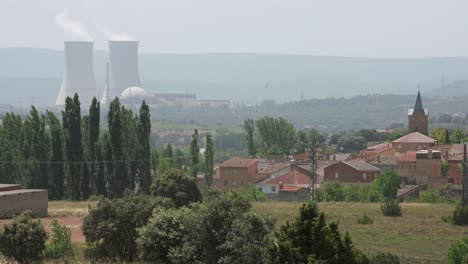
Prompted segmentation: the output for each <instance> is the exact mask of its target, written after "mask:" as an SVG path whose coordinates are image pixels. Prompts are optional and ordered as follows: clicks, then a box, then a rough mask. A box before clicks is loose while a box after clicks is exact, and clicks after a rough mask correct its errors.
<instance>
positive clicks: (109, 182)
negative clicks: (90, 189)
mask: <svg viewBox="0 0 468 264" xmlns="http://www.w3.org/2000/svg"><path fill="white" fill-rule="evenodd" d="M102 152H103V157H104V160H105V163H104V164H105V177H104V179H105V182H106V194H107V197H115V196H116V195H115V188H116V187H115V184H116V183H115V181H116V179H115V178H116V176H115V166H114V165H115V164H114V162H113V159H114V156H113V154H112V142H111V138H110V135H109V133H105V134H104V136H103V137H102Z"/></svg>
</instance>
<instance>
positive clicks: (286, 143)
mask: <svg viewBox="0 0 468 264" xmlns="http://www.w3.org/2000/svg"><path fill="white" fill-rule="evenodd" d="M256 125H257V129H258V132H259V134H260V137H261V139H262V143H263V148H264V149H265V150H268V149H270V148H271V147H273V146H274V145H276V146H278V147H279V148H280V149H281V150H282V152H283V153H289V151H290V150H291V149H292V148H293V147H294V144H295V143H296V131H295V130H294V126H293V125H292V124H291V123H289V122H288V121H286V119H284V118H282V117H278V118H275V117H269V116H265V117H262V118H260V119H258V120H257V121H256Z"/></svg>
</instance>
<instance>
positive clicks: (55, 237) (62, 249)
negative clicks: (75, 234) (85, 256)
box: [44, 220, 73, 259]
mask: <svg viewBox="0 0 468 264" xmlns="http://www.w3.org/2000/svg"><path fill="white" fill-rule="evenodd" d="M72 253H73V249H72V245H71V231H70V228H68V227H66V226H65V225H60V224H59V222H58V221H57V220H54V221H53V222H52V238H51V240H50V243H49V244H48V245H47V247H46V249H45V251H44V257H45V258H51V259H58V258H61V257H64V256H68V255H71V254H72Z"/></svg>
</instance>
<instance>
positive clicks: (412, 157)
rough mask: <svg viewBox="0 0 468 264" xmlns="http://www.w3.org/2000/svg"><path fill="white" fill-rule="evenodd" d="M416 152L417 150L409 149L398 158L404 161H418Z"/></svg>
mask: <svg viewBox="0 0 468 264" xmlns="http://www.w3.org/2000/svg"><path fill="white" fill-rule="evenodd" d="M416 152H417V151H408V152H406V153H405V154H403V155H401V156H400V157H399V158H398V161H403V162H405V161H406V162H410V161H416Z"/></svg>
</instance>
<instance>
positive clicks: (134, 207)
mask: <svg viewBox="0 0 468 264" xmlns="http://www.w3.org/2000/svg"><path fill="white" fill-rule="evenodd" d="M160 203H161V201H157V200H156V199H154V198H152V197H151V196H146V195H135V194H128V195H126V196H125V197H123V198H119V199H114V200H109V199H104V198H102V199H100V200H99V202H98V203H97V205H96V206H95V207H90V208H89V214H88V215H87V216H86V217H85V218H84V221H83V226H82V230H83V234H84V235H85V238H86V242H87V243H88V248H87V250H86V252H85V253H86V254H87V256H88V257H91V258H98V259H107V260H110V261H113V260H123V261H133V260H134V259H135V258H136V256H137V245H136V239H137V237H138V232H137V229H138V228H140V227H142V226H144V225H146V223H147V222H148V219H149V218H150V217H151V215H152V212H153V210H154V208H155V207H156V206H157V205H158V204H160Z"/></svg>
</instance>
